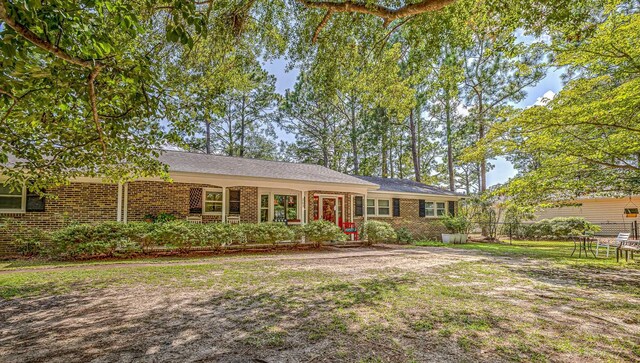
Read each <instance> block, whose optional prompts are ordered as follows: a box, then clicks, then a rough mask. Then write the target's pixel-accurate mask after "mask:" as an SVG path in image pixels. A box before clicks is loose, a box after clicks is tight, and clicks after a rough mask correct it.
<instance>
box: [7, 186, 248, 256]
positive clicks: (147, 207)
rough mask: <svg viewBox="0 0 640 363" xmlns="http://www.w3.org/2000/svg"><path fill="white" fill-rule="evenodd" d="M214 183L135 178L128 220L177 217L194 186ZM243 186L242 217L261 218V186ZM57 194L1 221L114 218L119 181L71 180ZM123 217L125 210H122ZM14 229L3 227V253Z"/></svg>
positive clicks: (45, 225)
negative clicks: (162, 215)
mask: <svg viewBox="0 0 640 363" xmlns="http://www.w3.org/2000/svg"><path fill="white" fill-rule="evenodd" d="M203 187H215V186H214V185H208V184H192V183H168V182H158V181H136V182H131V183H129V185H128V188H129V191H128V196H127V199H128V200H127V205H128V208H127V220H128V221H132V222H133V221H142V220H144V216H145V215H147V214H152V215H158V214H159V213H172V214H174V215H176V216H177V217H178V218H185V217H186V216H187V215H189V192H190V189H191V188H203ZM228 189H229V190H240V218H241V220H242V221H243V222H247V223H256V222H258V188H255V187H230V188H228ZM49 193H51V194H53V195H54V196H56V197H55V198H47V199H46V205H45V211H44V212H27V213H11V214H8V213H4V214H0V225H2V224H4V223H3V222H6V220H7V219H11V223H12V224H13V225H14V226H15V227H20V228H39V229H42V230H54V229H57V228H61V227H63V226H64V225H65V224H66V223H69V222H79V223H96V222H104V221H115V220H116V214H117V211H116V210H117V196H118V186H117V185H116V184H100V183H71V184H70V185H69V186H65V187H60V188H56V189H52V190H49ZM123 218H124V214H123ZM215 220H220V216H208V215H204V216H203V221H204V222H212V221H215ZM13 234H15V229H12V230H8V229H0V254H6V253H10V252H12V250H13V248H12V241H13V237H12V236H13Z"/></svg>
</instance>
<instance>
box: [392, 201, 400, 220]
mask: <svg viewBox="0 0 640 363" xmlns="http://www.w3.org/2000/svg"><path fill="white" fill-rule="evenodd" d="M393 216H394V217H400V199H398V198H393Z"/></svg>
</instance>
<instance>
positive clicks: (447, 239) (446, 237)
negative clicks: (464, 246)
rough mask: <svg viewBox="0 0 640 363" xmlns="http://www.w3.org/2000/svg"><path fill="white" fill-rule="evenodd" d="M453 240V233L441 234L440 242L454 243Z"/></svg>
mask: <svg viewBox="0 0 640 363" xmlns="http://www.w3.org/2000/svg"><path fill="white" fill-rule="evenodd" d="M454 242H455V234H451V233H443V234H442V243H454Z"/></svg>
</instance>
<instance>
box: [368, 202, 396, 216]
mask: <svg viewBox="0 0 640 363" xmlns="http://www.w3.org/2000/svg"><path fill="white" fill-rule="evenodd" d="M367 215H369V216H374V217H375V216H378V217H389V216H390V215H391V199H367Z"/></svg>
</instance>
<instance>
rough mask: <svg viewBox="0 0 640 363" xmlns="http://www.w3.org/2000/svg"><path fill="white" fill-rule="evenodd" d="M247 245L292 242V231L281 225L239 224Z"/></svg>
mask: <svg viewBox="0 0 640 363" xmlns="http://www.w3.org/2000/svg"><path fill="white" fill-rule="evenodd" d="M238 226H239V228H240V231H241V232H242V233H244V236H245V238H246V241H247V242H248V243H258V244H274V243H276V242H278V241H288V240H292V239H293V237H294V233H293V231H292V230H291V229H290V228H289V227H287V226H286V225H284V224H282V223H259V224H239V225H238Z"/></svg>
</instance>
